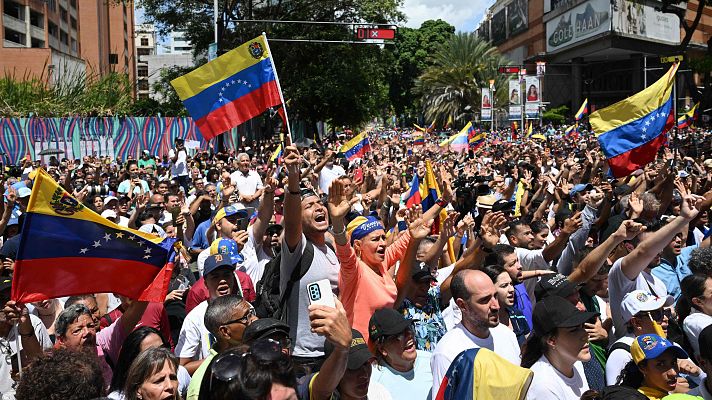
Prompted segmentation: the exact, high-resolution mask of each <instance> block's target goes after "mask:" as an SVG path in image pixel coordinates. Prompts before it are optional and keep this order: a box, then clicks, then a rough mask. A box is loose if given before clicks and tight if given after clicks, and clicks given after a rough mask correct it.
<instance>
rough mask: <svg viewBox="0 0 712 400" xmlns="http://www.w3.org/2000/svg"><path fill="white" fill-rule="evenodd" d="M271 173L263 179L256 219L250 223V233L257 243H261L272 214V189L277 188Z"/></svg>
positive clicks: (275, 180)
mask: <svg viewBox="0 0 712 400" xmlns="http://www.w3.org/2000/svg"><path fill="white" fill-rule="evenodd" d="M272 175H273V174H272V171H269V172H268V173H267V179H265V186H264V188H263V189H264V194H263V195H262V200H261V201H260V205H259V207H258V208H257V219H256V220H255V223H254V224H253V225H252V235H253V237H254V238H255V242H257V243H262V238H263V237H264V234H265V232H266V231H267V227H268V226H269V221H270V220H271V219H272V214H274V191H275V190H276V189H277V184H278V182H277V179H275V178H274V176H272Z"/></svg>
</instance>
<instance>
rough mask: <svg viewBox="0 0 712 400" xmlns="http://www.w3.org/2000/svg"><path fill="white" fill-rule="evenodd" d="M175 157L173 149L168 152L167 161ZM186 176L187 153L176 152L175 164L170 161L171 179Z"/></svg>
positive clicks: (182, 151) (183, 151)
mask: <svg viewBox="0 0 712 400" xmlns="http://www.w3.org/2000/svg"><path fill="white" fill-rule="evenodd" d="M175 156H176V152H175V150H174V149H171V150H170V151H169V152H168V159H170V160H172V159H173V157H175ZM185 175H188V153H187V152H186V151H185V150H180V151H179V152H178V158H177V159H176V162H175V163H174V162H172V161H171V178H175V177H178V176H185Z"/></svg>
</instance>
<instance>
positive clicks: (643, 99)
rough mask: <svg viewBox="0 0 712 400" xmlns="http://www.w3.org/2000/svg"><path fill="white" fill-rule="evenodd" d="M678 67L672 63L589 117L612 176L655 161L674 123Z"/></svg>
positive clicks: (621, 175)
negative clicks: (636, 89)
mask: <svg viewBox="0 0 712 400" xmlns="http://www.w3.org/2000/svg"><path fill="white" fill-rule="evenodd" d="M678 67H679V64H678V63H674V64H673V65H672V67H670V70H669V71H668V72H667V73H666V74H665V75H663V77H662V78H660V79H659V80H658V81H657V82H655V83H653V84H652V85H651V86H649V87H647V88H645V89H643V90H642V91H640V92H638V93H636V94H634V95H633V96H631V97H628V98H627V99H624V100H621V101H619V102H618V103H615V104H613V105H611V106H609V107H606V108H604V109H602V110H598V111H596V112H594V113H592V114H591V115H590V116H589V122H590V123H591V127H592V128H593V131H594V133H595V134H596V136H597V137H598V143H599V144H600V146H601V149H602V150H603V154H604V156H605V157H606V159H607V161H608V165H609V166H610V170H611V172H612V174H613V176H615V177H624V176H628V175H629V174H630V173H632V172H633V171H635V170H636V169H638V168H642V167H644V166H645V165H647V164H648V163H650V162H651V161H653V160H655V157H656V155H657V152H658V149H660V147H661V146H662V145H663V144H664V143H665V142H666V141H667V135H666V133H667V131H669V130H670V128H672V127H673V126H674V125H675V122H676V121H675V110H674V109H673V96H672V86H673V82H674V80H675V73H676V72H677V69H678Z"/></svg>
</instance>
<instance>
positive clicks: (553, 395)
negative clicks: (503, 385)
mask: <svg viewBox="0 0 712 400" xmlns="http://www.w3.org/2000/svg"><path fill="white" fill-rule="evenodd" d="M531 370H532V372H534V379H532V384H531V386H530V387H529V392H527V400H579V399H580V398H581V395H582V394H583V393H584V392H585V391H587V390H588V382H587V381H586V375H585V374H584V372H583V364H582V363H581V361H576V362H575V363H574V369H573V370H574V375H573V376H572V377H571V378H569V377H567V376H566V375H564V374H562V373H561V372H559V370H557V369H556V368H554V366H553V365H551V363H549V360H547V359H546V356H541V358H539V360H537V362H535V363H534V365H532V367H531Z"/></svg>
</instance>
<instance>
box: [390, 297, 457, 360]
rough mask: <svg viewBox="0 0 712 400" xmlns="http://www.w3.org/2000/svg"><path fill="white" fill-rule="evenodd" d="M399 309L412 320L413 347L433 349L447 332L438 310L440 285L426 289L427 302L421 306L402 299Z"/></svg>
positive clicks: (425, 349) (426, 349)
mask: <svg viewBox="0 0 712 400" xmlns="http://www.w3.org/2000/svg"><path fill="white" fill-rule="evenodd" d="M399 311H400V312H401V313H402V314H403V316H404V317H405V318H406V319H409V320H412V321H413V334H414V335H415V348H416V349H418V350H424V351H433V350H435V345H437V344H438V341H440V339H441V338H442V337H443V336H445V333H447V328H446V327H445V320H444V319H443V315H442V313H441V312H440V287H439V286H434V287H431V288H430V289H429V290H428V304H426V305H424V306H423V307H422V308H418V307H416V305H415V304H413V302H411V301H410V300H408V299H404V300H403V305H402V306H401V308H400V310H399Z"/></svg>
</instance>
